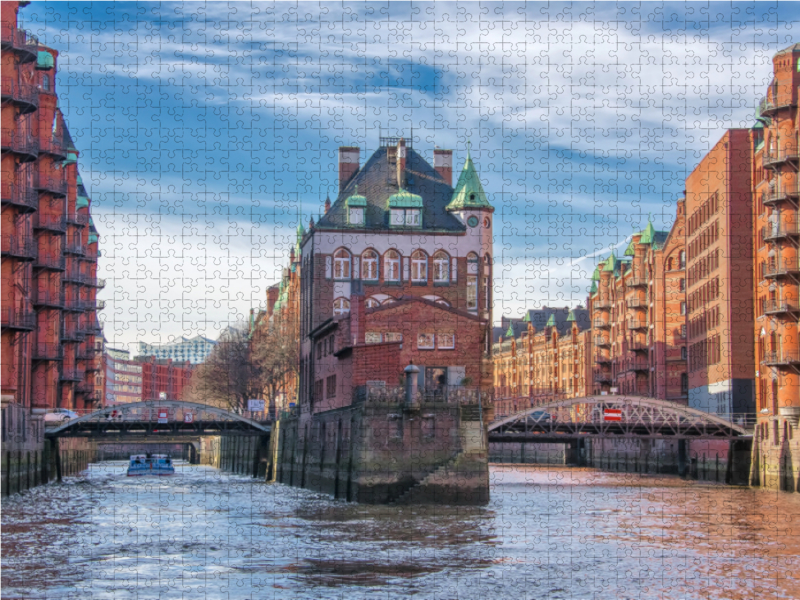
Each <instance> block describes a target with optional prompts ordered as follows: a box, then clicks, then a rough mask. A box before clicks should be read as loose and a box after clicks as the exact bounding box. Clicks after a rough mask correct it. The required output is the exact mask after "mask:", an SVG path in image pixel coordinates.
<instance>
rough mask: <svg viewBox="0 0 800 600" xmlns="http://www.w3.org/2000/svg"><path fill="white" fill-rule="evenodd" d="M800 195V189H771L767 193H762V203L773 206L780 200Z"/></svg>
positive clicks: (787, 199)
mask: <svg viewBox="0 0 800 600" xmlns="http://www.w3.org/2000/svg"><path fill="white" fill-rule="evenodd" d="M798 196H800V191H799V190H794V191H791V190H778V191H771V192H769V193H766V194H761V203H762V204H763V205H764V206H772V205H774V204H778V203H779V202H784V201H789V200H793V199H795V198H797V197H798Z"/></svg>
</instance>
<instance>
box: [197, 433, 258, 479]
mask: <svg viewBox="0 0 800 600" xmlns="http://www.w3.org/2000/svg"><path fill="white" fill-rule="evenodd" d="M268 450H269V441H268V439H267V436H258V435H230V436H213V437H212V436H209V437H203V438H201V439H200V450H199V463H200V464H203V465H209V466H212V467H216V468H217V469H220V470H221V471H227V472H229V473H236V474H238V475H250V476H254V477H262V478H263V477H264V476H265V475H266V466H267V465H266V461H267V452H268Z"/></svg>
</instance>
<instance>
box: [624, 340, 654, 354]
mask: <svg viewBox="0 0 800 600" xmlns="http://www.w3.org/2000/svg"><path fill="white" fill-rule="evenodd" d="M628 350H630V351H631V352H648V351H649V350H650V347H649V346H648V345H647V344H645V343H644V342H631V343H630V344H628Z"/></svg>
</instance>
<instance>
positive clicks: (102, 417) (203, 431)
mask: <svg viewBox="0 0 800 600" xmlns="http://www.w3.org/2000/svg"><path fill="white" fill-rule="evenodd" d="M271 429H272V423H271V422H270V421H254V420H252V419H248V418H246V417H244V416H242V415H238V414H236V413H232V412H229V411H227V410H224V409H221V408H215V407H213V406H208V405H206V404H197V403H195V402H178V401H174V400H148V401H145V402H132V403H130V404H118V405H116V406H109V407H107V408H103V409H100V410H97V411H94V412H91V413H88V414H85V415H83V416H81V417H79V418H77V419H70V420H69V421H65V422H63V423H58V424H57V425H56V426H54V427H47V429H46V430H45V437H47V438H49V439H58V438H62V437H84V438H92V439H94V440H96V441H108V442H117V443H120V442H124V441H131V442H142V441H143V440H144V439H145V438H146V439H147V440H148V441H159V442H161V441H164V442H166V441H167V440H169V441H175V440H176V439H177V438H183V437H190V438H199V437H200V436H207V435H213V436H217V435H249V436H253V435H256V436H266V435H269V433H270V431H271ZM162 438H163V439H162Z"/></svg>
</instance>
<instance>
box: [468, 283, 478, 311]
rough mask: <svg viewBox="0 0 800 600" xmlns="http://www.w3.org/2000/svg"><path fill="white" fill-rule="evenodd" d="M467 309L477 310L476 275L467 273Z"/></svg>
mask: <svg viewBox="0 0 800 600" xmlns="http://www.w3.org/2000/svg"><path fill="white" fill-rule="evenodd" d="M467 310H473V311H475V310H478V277H477V276H475V275H467Z"/></svg>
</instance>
